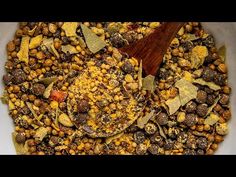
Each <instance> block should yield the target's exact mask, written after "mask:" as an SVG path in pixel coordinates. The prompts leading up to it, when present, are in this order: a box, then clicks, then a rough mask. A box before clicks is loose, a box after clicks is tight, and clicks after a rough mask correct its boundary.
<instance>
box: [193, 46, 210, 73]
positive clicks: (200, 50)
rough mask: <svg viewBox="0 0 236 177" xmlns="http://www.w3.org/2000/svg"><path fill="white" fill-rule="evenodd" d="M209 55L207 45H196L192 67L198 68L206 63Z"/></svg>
mask: <svg viewBox="0 0 236 177" xmlns="http://www.w3.org/2000/svg"><path fill="white" fill-rule="evenodd" d="M207 56H208V50H207V48H206V46H195V47H194V48H193V49H192V52H191V56H190V60H191V68H195V69H198V68H199V67H200V66H201V65H202V64H203V63H204V61H205V58H206V57H207Z"/></svg>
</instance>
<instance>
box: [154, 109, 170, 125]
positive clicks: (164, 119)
mask: <svg viewBox="0 0 236 177" xmlns="http://www.w3.org/2000/svg"><path fill="white" fill-rule="evenodd" d="M156 121H157V123H159V124H160V125H166V124H167V123H168V115H167V114H166V113H163V112H161V113H159V114H158V115H157V118H156Z"/></svg>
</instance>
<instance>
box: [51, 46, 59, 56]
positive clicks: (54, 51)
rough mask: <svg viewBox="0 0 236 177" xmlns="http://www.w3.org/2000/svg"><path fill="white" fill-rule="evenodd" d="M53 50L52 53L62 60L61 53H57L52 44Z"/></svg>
mask: <svg viewBox="0 0 236 177" xmlns="http://www.w3.org/2000/svg"><path fill="white" fill-rule="evenodd" d="M51 50H52V53H53V54H54V55H55V56H56V57H57V58H60V55H59V53H58V52H57V50H56V49H55V47H54V44H51Z"/></svg>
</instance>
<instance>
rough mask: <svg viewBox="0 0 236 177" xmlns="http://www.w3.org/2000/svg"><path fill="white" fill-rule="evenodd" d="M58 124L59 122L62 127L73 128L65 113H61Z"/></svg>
mask: <svg viewBox="0 0 236 177" xmlns="http://www.w3.org/2000/svg"><path fill="white" fill-rule="evenodd" d="M58 122H60V123H61V124H62V125H64V126H66V127H73V126H74V124H73V123H72V121H71V120H70V118H69V116H68V115H67V114H65V113H62V114H61V115H60V116H59V117H58Z"/></svg>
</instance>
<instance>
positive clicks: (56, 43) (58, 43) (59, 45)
mask: <svg viewBox="0 0 236 177" xmlns="http://www.w3.org/2000/svg"><path fill="white" fill-rule="evenodd" d="M54 47H55V49H60V48H61V42H60V41H55V42H54Z"/></svg>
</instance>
